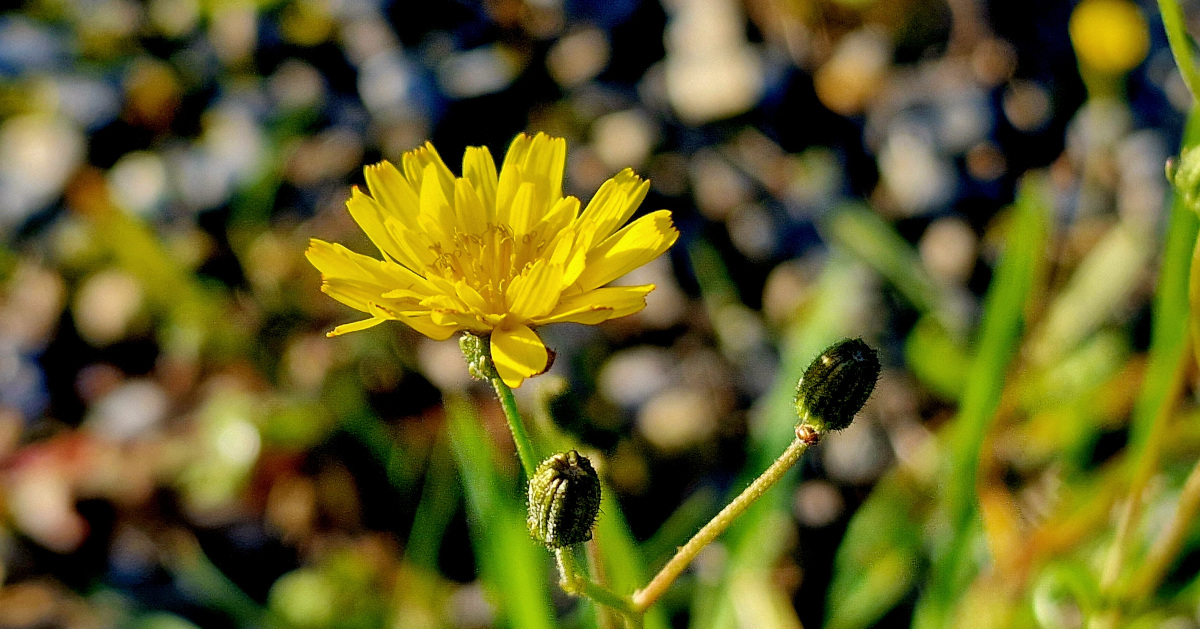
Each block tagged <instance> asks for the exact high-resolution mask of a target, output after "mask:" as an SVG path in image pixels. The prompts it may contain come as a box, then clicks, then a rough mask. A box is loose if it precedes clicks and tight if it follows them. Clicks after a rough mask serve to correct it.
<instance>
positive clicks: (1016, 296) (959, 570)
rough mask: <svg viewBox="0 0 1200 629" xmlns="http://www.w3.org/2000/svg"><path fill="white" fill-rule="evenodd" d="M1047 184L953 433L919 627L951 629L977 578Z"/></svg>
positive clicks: (1031, 182) (1020, 231) (1008, 259)
mask: <svg viewBox="0 0 1200 629" xmlns="http://www.w3.org/2000/svg"><path fill="white" fill-rule="evenodd" d="M1048 194H1049V191H1048V190H1047V182H1046V181H1045V180H1044V179H1043V178H1042V177H1041V176H1038V175H1027V176H1026V177H1025V179H1024V180H1023V181H1022V184H1021V187H1020V190H1019V191H1018V195H1017V199H1016V202H1015V203H1014V205H1013V209H1012V212H1013V215H1012V224H1011V225H1010V226H1009V233H1008V242H1007V245H1006V248H1005V251H1004V253H1003V254H1002V257H1001V259H1000V262H999V265H998V267H997V269H996V275H995V278H994V279H993V280H992V284H991V286H990V287H989V289H988V293H987V296H986V297H985V299H984V308H983V319H982V321H981V323H980V332H979V340H978V351H977V353H976V355H975V359H974V360H973V361H972V364H971V372H970V374H969V376H968V379H967V383H966V388H965V390H964V391H963V398H962V405H961V407H960V409H959V414H958V417H957V418H956V419H955V420H954V424H952V426H951V430H952V432H951V433H950V436H951V441H950V469H949V470H948V473H947V474H946V476H945V478H946V479H947V485H946V486H945V493H944V496H943V502H944V505H945V508H946V513H947V515H948V522H949V526H950V529H949V537H948V539H947V542H946V544H945V546H944V547H943V549H942V551H941V552H940V554H939V556H937V557H935V558H934V562H933V565H932V569H931V571H930V575H929V579H928V581H927V585H926V589H925V592H924V594H923V596H922V597H921V599H920V601H919V602H918V605H917V611H916V614H915V615H914V624H913V626H914V627H917V628H918V629H941V628H942V627H947V626H950V623H951V621H952V619H953V610H954V606H955V602H956V601H957V600H958V597H959V596H960V595H961V594H962V591H963V589H964V587H965V585H966V584H965V581H966V579H964V575H965V574H969V573H970V572H971V571H972V569H973V568H972V567H971V566H970V563H969V562H970V559H971V548H970V544H969V542H970V540H971V532H972V530H973V529H975V528H976V527H977V525H978V522H977V517H976V515H977V492H976V487H975V485H976V476H977V472H978V468H979V460H980V450H981V448H982V446H983V441H984V438H985V436H986V435H987V431H988V428H989V427H990V426H991V424H992V418H993V417H994V416H995V412H996V407H997V405H998V404H999V402H1000V393H1001V390H1002V389H1003V387H1004V380H1005V376H1006V374H1007V372H1008V369H1009V364H1010V362H1011V361H1012V359H1013V357H1014V356H1015V355H1016V350H1017V346H1018V344H1019V341H1020V335H1021V328H1022V324H1023V318H1024V317H1023V314H1024V311H1025V307H1026V301H1027V299H1028V297H1029V292H1030V289H1031V287H1032V286H1033V285H1034V281H1035V277H1036V275H1035V274H1036V273H1037V272H1038V267H1039V265H1040V263H1041V261H1042V260H1043V258H1044V251H1045V248H1046V238H1047V229H1048V223H1049V220H1048V217H1049V209H1050V208H1049V202H1048V200H1047V199H1048Z"/></svg>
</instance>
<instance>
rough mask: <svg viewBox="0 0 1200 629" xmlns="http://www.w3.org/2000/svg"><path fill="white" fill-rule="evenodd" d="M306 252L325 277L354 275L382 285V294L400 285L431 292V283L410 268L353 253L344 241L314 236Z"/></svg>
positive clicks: (363, 280)
mask: <svg viewBox="0 0 1200 629" xmlns="http://www.w3.org/2000/svg"><path fill="white" fill-rule="evenodd" d="M304 256H305V257H306V258H308V261H309V262H311V263H312V265H313V266H315V267H317V270H318V271H320V272H321V275H322V278H323V279H331V278H340V279H351V280H356V281H359V282H364V283H367V284H372V285H378V286H380V287H381V289H382V290H380V291H379V292H380V294H383V293H385V292H387V291H389V290H394V289H397V288H404V289H410V290H415V291H417V292H421V293H429V292H430V291H429V283H428V282H426V281H425V278H423V277H421V276H420V275H417V274H416V273H413V272H412V271H411V270H409V269H407V268H405V267H403V266H400V265H399V264H395V263H392V262H386V261H383V260H376V259H375V258H372V257H369V256H364V255H362V254H358V253H354V252H353V251H350V250H349V249H347V248H345V247H344V246H342V245H339V244H336V243H329V242H325V241H324V240H318V239H316V238H313V239H312V240H310V241H309V244H308V250H307V251H305V252H304Z"/></svg>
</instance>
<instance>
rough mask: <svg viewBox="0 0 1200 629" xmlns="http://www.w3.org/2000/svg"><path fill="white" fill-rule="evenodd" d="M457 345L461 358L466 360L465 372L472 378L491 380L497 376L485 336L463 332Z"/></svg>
mask: <svg viewBox="0 0 1200 629" xmlns="http://www.w3.org/2000/svg"><path fill="white" fill-rule="evenodd" d="M458 347H459V349H461V350H462V353H463V358H465V359H466V360H467V373H469V374H471V377H472V378H475V379H476V380H491V379H492V378H495V377H497V376H496V367H495V365H493V364H492V358H491V351H490V348H489V347H488V340H487V339H486V338H483V337H480V336H475V335H474V334H471V333H470V332H463V334H462V336H461V337H459V339H458Z"/></svg>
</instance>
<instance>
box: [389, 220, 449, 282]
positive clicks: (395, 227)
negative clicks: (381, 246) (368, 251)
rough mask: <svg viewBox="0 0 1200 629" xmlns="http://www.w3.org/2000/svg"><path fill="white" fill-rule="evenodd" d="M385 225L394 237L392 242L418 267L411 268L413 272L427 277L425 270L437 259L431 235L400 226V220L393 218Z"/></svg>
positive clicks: (417, 229)
mask: <svg viewBox="0 0 1200 629" xmlns="http://www.w3.org/2000/svg"><path fill="white" fill-rule="evenodd" d="M383 224H384V227H386V228H387V230H388V233H389V234H391V235H392V240H393V241H394V242H395V243H396V246H397V247H398V248H399V249H400V251H401V252H402V253H403V254H404V257H405V258H407V259H409V260H413V261H414V263H415V264H416V265H417V266H415V267H411V268H412V270H413V271H415V272H417V273H419V274H421V275H427V273H426V272H425V270H426V269H428V268H429V266H430V265H432V264H433V261H434V260H436V259H437V254H435V253H434V252H433V241H432V240H430V238H429V234H427V233H425V231H424V230H422V229H421V228H420V227H418V228H415V229H410V228H408V227H405V226H404V225H402V224H400V221H399V220H397V219H394V218H391V217H388V218H387V219H386V220H384V223H383ZM406 266H407V265H406Z"/></svg>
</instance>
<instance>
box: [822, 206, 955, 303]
mask: <svg viewBox="0 0 1200 629" xmlns="http://www.w3.org/2000/svg"><path fill="white" fill-rule="evenodd" d="M821 228H822V229H821V231H822V232H823V233H824V234H825V235H826V237H827V239H828V240H830V241H831V242H834V243H836V244H837V245H838V246H840V247H842V248H843V249H845V250H847V251H849V252H850V253H852V254H854V256H855V257H856V258H858V259H860V260H862V261H863V262H866V263H867V264H869V265H870V266H871V268H873V269H875V271H876V272H877V273H879V274H880V275H882V276H883V277H884V279H886V280H887V281H888V282H890V283H891V284H892V285H893V286H895V287H896V290H898V291H900V294H901V295H903V296H904V298H905V299H907V300H908V301H909V303H911V304H912V305H913V306H914V307H915V308H916V309H917V310H919V311H921V313H922V314H934V315H937V310H938V307H939V304H940V303H941V301H942V296H941V291H940V290H939V289H938V287H937V284H936V283H934V281H933V279H932V278H931V277H929V274H927V273H926V272H925V267H924V265H922V264H921V258H920V256H918V255H917V252H916V250H915V249H913V247H912V245H910V244H908V242H907V241H905V240H904V238H902V237H901V236H900V234H898V233H896V230H895V229H894V228H893V227H892V226H891V225H889V224H888V223H887V222H885V221H884V220H883V219H882V218H880V217H879V215H877V214H875V213H874V212H872V211H871V210H870V208H868V207H866V206H862V205H846V206H843V207H840V208H838V209H836V210H834V211H833V212H830V213H829V215H828V217H827V218H826V219H825V220H824V221H822V223H821ZM943 323H945V321H943Z"/></svg>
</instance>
